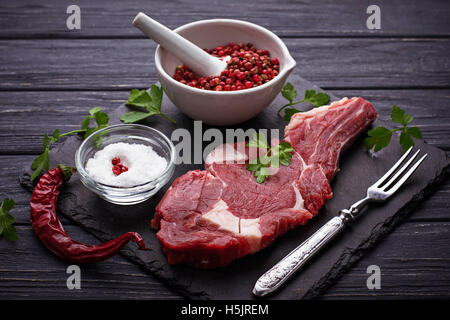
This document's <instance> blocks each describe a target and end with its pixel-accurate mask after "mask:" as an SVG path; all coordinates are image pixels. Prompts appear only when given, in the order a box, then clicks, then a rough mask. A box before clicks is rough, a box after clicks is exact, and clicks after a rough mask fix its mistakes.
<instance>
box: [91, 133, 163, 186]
mask: <svg viewBox="0 0 450 320" xmlns="http://www.w3.org/2000/svg"><path fill="white" fill-rule="evenodd" d="M116 157H118V158H120V161H121V163H122V164H123V165H125V166H126V167H128V171H126V172H122V173H121V174H119V175H117V176H116V175H115V174H114V173H113V171H112V167H113V164H112V159H113V158H116ZM166 167H167V160H166V159H164V158H163V157H161V156H160V155H158V154H157V153H156V152H155V151H154V150H153V148H152V147H151V146H146V145H143V144H131V143H125V142H118V143H112V144H110V145H107V146H106V147H105V148H103V149H102V150H99V151H97V152H96V153H95V154H94V156H93V157H92V158H90V159H89V160H88V161H87V162H86V166H85V170H86V172H87V173H88V174H89V176H90V177H91V178H92V179H94V180H95V181H97V182H100V183H103V184H107V185H111V186H117V187H132V186H135V185H138V184H143V183H146V182H149V181H151V180H154V179H155V178H157V177H159V176H160V175H161V173H162V172H163V171H164V170H165V169H166Z"/></svg>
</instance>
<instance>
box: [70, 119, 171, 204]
mask: <svg viewBox="0 0 450 320" xmlns="http://www.w3.org/2000/svg"><path fill="white" fill-rule="evenodd" d="M118 142H125V143H131V144H143V145H147V146H151V147H152V148H153V150H154V151H155V152H156V153H157V154H158V155H159V156H161V157H163V158H164V159H166V161H167V167H166V169H165V170H164V171H163V172H162V173H161V174H160V175H159V176H158V177H157V178H155V179H153V180H151V181H147V182H145V183H142V184H139V185H134V186H130V187H128V186H127V187H118V186H113V185H108V184H104V183H101V182H99V181H96V180H94V179H93V178H92V177H90V176H89V174H88V172H87V171H86V170H85V166H86V163H87V161H88V160H89V159H90V158H92V157H93V156H94V154H95V153H96V152H97V151H99V150H101V149H103V148H104V147H105V146H107V145H109V144H112V143H118ZM75 165H76V167H77V170H78V173H79V175H80V180H81V182H82V183H83V184H84V185H85V186H86V187H87V188H88V189H89V190H91V191H92V192H94V193H96V194H97V195H99V196H100V197H101V198H102V199H105V200H106V201H108V202H111V203H114V204H119V205H132V204H137V203H140V202H143V201H145V200H147V199H149V198H150V197H151V196H153V195H154V194H155V193H156V192H158V190H159V189H161V187H162V186H164V185H165V184H166V183H167V182H168V181H169V180H170V178H171V177H172V175H173V173H174V171H175V147H174V145H173V143H172V142H171V141H170V139H169V138H167V137H166V136H165V135H164V134H163V133H161V132H160V131H158V130H156V129H153V128H150V127H147V126H143V125H138V124H118V125H113V126H110V127H107V128H104V129H101V130H99V131H96V132H94V133H93V134H92V135H90V136H89V137H88V138H86V139H85V140H84V141H83V143H82V144H81V145H80V147H79V148H78V150H77V152H76V153H75Z"/></svg>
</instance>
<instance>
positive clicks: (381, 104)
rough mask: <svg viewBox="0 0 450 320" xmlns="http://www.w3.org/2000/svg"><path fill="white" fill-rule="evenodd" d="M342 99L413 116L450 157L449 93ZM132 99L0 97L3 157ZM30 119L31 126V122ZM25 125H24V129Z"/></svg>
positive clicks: (67, 94)
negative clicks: (396, 109)
mask: <svg viewBox="0 0 450 320" xmlns="http://www.w3.org/2000/svg"><path fill="white" fill-rule="evenodd" d="M332 93H334V94H335V95H336V96H338V97H344V96H349V97H352V96H362V97H364V98H366V99H368V100H369V101H371V102H372V103H373V104H374V106H375V108H376V109H377V110H378V112H379V114H380V117H381V118H382V119H388V118H389V115H390V112H391V108H392V105H393V104H397V105H399V106H401V107H402V108H404V109H405V110H407V111H408V112H410V113H411V114H412V115H413V116H414V122H413V124H415V125H417V126H418V127H420V129H421V130H422V133H423V136H424V138H425V140H426V141H427V142H428V143H429V144H432V145H434V146H437V147H439V148H442V149H444V150H446V151H447V152H449V154H450V127H449V126H448V123H449V122H450V114H449V113H448V112H447V106H448V104H449V100H450V90H447V89H446V90H363V89H350V90H332ZM127 99H128V92H127V91H118V92H114V91H111V92H96V91H93V92H90V91H80V92H78V91H75V92H73V91H61V92H60V91H57V92H46V91H37V92H34V91H31V92H0V154H38V153H40V152H42V138H43V135H44V133H46V132H48V133H51V132H53V130H55V129H56V128H59V129H60V130H61V132H67V131H70V130H75V129H79V127H80V122H81V121H82V119H84V117H85V116H86V115H87V114H88V110H89V109H90V108H92V107H94V106H101V107H102V108H103V109H104V110H105V111H106V112H113V111H114V110H115V109H116V108H117V107H118V106H119V105H120V104H122V103H124V102H125V101H126V100H127ZM29 119H32V120H33V121H31V120H29ZM22 123H26V125H21V124H22Z"/></svg>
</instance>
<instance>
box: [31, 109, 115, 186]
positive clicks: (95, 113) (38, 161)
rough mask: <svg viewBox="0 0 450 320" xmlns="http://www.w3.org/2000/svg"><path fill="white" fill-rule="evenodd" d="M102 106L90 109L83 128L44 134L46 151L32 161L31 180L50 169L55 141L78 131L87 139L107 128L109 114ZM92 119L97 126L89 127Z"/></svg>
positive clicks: (82, 124) (99, 140) (98, 143)
mask: <svg viewBox="0 0 450 320" xmlns="http://www.w3.org/2000/svg"><path fill="white" fill-rule="evenodd" d="M101 110H102V108H100V107H95V108H92V109H91V110H89V115H88V116H87V117H86V118H85V119H84V120H83V121H82V122H81V129H79V130H73V131H69V132H66V133H61V132H60V130H59V129H56V130H55V131H53V134H52V135H51V136H49V135H48V134H47V133H46V134H45V136H44V141H43V148H44V151H43V152H42V153H41V154H40V155H39V156H37V157H36V158H35V159H34V160H33V162H32V163H31V169H32V170H34V171H33V173H32V175H31V177H30V180H31V181H34V180H35V179H36V178H37V177H38V176H39V175H40V174H41V173H42V171H48V169H49V165H50V148H51V146H52V144H53V143H55V142H57V141H58V140H59V139H61V138H62V137H66V136H70V135H73V134H77V133H83V134H84V135H83V138H84V139H86V138H87V137H88V136H90V135H91V134H93V133H94V132H96V131H98V130H100V129H103V128H106V127H107V126H108V122H109V116H108V115H107V114H106V113H105V112H103V111H101ZM91 120H95V124H96V126H94V127H89V126H90V123H91ZM94 143H95V145H97V146H99V145H101V137H99V138H98V139H97V140H96V141H94Z"/></svg>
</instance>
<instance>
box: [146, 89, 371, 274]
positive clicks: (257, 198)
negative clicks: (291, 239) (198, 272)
mask: <svg viewBox="0 0 450 320" xmlns="http://www.w3.org/2000/svg"><path fill="white" fill-rule="evenodd" d="M376 117H377V113H376V112H375V110H374V108H373V107H372V105H371V104H370V103H369V102H368V101H366V100H364V99H363V98H352V99H347V98H344V99H342V100H340V101H337V102H334V103H332V104H331V105H329V106H323V107H320V108H315V109H312V110H310V111H308V112H304V113H297V114H295V115H294V116H293V117H292V119H291V121H290V122H289V124H288V125H287V126H286V129H285V141H288V142H290V143H291V145H292V146H293V147H294V153H293V157H292V160H291V163H290V165H289V166H280V168H279V169H276V170H274V172H273V173H272V174H271V175H270V177H269V178H268V179H266V180H265V182H264V183H261V184H259V183H257V182H256V180H255V177H253V175H252V172H250V171H247V170H246V169H245V166H246V163H247V162H248V161H249V159H251V158H253V157H254V156H255V155H256V154H257V153H256V152H253V151H255V150H250V149H249V148H247V147H245V145H244V144H243V143H237V144H234V145H223V146H221V147H218V148H216V149H215V150H214V151H212V152H211V153H210V154H209V155H208V157H207V159H206V161H205V167H206V170H202V171H201V170H195V171H189V172H187V173H186V174H184V175H183V176H181V177H179V178H177V179H176V180H175V182H174V183H173V184H172V186H171V187H170V188H169V190H168V191H167V193H166V194H165V195H164V197H163V199H162V200H161V202H160V203H159V205H158V206H157V208H156V213H155V217H154V219H153V220H152V226H153V227H154V228H160V230H159V232H158V233H157V237H158V238H159V240H160V242H161V246H162V250H163V252H164V253H165V254H166V256H167V259H168V261H169V263H171V264H177V263H183V264H187V265H190V266H193V267H197V268H204V269H208V268H215V267H221V266H225V265H227V264H229V263H230V262H231V261H233V260H235V259H237V258H240V257H242V256H245V255H247V254H251V253H254V252H256V251H259V250H261V249H263V248H265V247H267V246H269V245H270V244H271V243H272V242H273V241H274V240H275V238H277V237H279V236H280V235H282V234H283V233H285V232H286V231H287V230H289V229H292V228H295V227H297V226H299V225H303V224H305V223H306V221H307V220H308V219H311V218H312V217H313V216H314V215H316V214H317V213H318V210H319V209H320V208H321V207H322V206H323V205H324V203H325V201H326V200H328V199H330V198H331V197H332V195H333V194H332V192H331V188H330V184H329V181H330V180H331V179H332V178H333V176H334V175H335V173H336V172H337V169H338V160H339V156H340V154H341V152H342V150H344V149H345V148H346V147H347V146H348V145H349V144H350V143H351V142H352V141H353V140H354V139H355V138H356V137H357V136H358V135H359V134H360V133H361V132H363V131H364V130H365V129H366V128H367V126H368V125H370V124H371V123H372V122H373V121H374V120H375V118H376Z"/></svg>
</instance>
